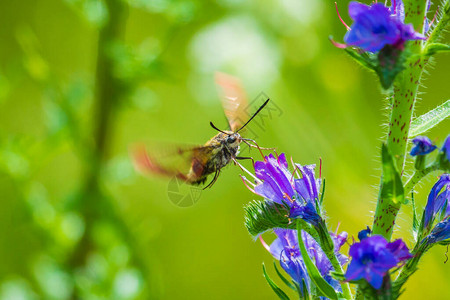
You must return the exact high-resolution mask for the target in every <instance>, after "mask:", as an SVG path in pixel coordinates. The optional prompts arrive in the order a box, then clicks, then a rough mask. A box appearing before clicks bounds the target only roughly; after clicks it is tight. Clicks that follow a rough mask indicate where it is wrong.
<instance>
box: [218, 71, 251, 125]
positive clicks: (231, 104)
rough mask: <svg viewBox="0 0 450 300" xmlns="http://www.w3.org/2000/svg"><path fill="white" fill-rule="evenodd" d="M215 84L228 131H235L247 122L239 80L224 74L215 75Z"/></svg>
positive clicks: (244, 97)
mask: <svg viewBox="0 0 450 300" xmlns="http://www.w3.org/2000/svg"><path fill="white" fill-rule="evenodd" d="M216 83H217V85H218V86H219V93H220V96H221V99H222V105H223V109H224V111H225V116H226V117H227V119H228V124H229V125H230V130H232V131H236V130H238V129H239V128H241V127H242V125H244V124H245V122H246V121H247V120H248V118H249V115H248V112H247V110H248V102H247V96H246V94H245V91H244V89H243V87H242V84H241V82H240V80H239V79H237V78H236V77H233V76H231V75H227V74H224V73H219V72H218V73H216Z"/></svg>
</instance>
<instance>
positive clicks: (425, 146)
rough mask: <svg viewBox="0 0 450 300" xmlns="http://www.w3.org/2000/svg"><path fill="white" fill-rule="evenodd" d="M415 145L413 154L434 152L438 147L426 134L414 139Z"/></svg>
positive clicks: (412, 150)
mask: <svg viewBox="0 0 450 300" xmlns="http://www.w3.org/2000/svg"><path fill="white" fill-rule="evenodd" d="M412 142H413V143H414V147H412V149H411V153H410V154H411V156H416V155H425V154H428V153H431V152H433V151H434V150H435V149H436V148H437V147H436V145H434V144H433V142H432V141H431V140H430V139H429V138H428V137H426V136H418V137H416V138H414V139H413V140H412Z"/></svg>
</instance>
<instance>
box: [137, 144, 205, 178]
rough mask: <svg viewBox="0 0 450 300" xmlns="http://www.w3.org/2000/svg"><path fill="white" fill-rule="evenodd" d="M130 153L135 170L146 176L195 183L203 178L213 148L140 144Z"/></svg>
mask: <svg viewBox="0 0 450 300" xmlns="http://www.w3.org/2000/svg"><path fill="white" fill-rule="evenodd" d="M130 152H131V158H132V160H133V164H134V167H135V169H136V170H137V171H138V172H140V173H142V174H144V175H161V176H165V177H177V178H179V179H181V180H184V181H187V182H193V181H195V180H196V179H198V178H199V177H201V176H202V174H203V168H202V167H203V166H204V165H205V164H206V163H207V161H208V159H209V157H210V153H211V147H209V146H177V145H161V146H152V147H148V146H145V145H143V144H138V145H134V146H133V147H132V148H131V151H130ZM192 167H194V168H192ZM191 168H192V170H191Z"/></svg>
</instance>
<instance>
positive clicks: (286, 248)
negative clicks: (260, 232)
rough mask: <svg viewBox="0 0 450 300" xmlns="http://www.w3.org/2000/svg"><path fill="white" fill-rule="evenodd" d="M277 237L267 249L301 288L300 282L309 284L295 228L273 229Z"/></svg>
mask: <svg viewBox="0 0 450 300" xmlns="http://www.w3.org/2000/svg"><path fill="white" fill-rule="evenodd" d="M274 232H275V234H276V235H277V239H275V240H274V241H273V242H272V244H271V245H270V248H269V251H270V253H271V254H272V256H273V257H274V258H275V259H276V260H278V261H280V265H281V267H282V268H283V269H284V270H285V271H286V273H288V274H289V276H290V277H291V278H292V280H294V281H295V282H297V283H298V284H299V285H300V287H301V288H302V294H303V292H304V291H303V286H302V282H303V281H304V282H305V283H306V286H309V277H308V273H307V271H306V267H305V263H304V262H303V259H302V255H301V253H300V248H299V246H298V237H297V231H296V230H290V229H274Z"/></svg>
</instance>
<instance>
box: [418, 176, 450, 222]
mask: <svg viewBox="0 0 450 300" xmlns="http://www.w3.org/2000/svg"><path fill="white" fill-rule="evenodd" d="M449 200H450V174H442V175H441V177H440V178H439V180H438V181H437V182H436V183H435V184H434V186H433V187H432V188H431V191H430V194H429V195H428V201H427V205H426V206H425V211H424V224H423V225H424V228H425V229H426V230H429V229H430V227H431V226H432V225H433V222H434V220H435V218H436V215H437V214H438V213H441V212H442V213H444V215H445V216H449V215H450V205H449V202H450V201H449ZM443 209H446V211H445V212H443V211H442V210H443Z"/></svg>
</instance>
